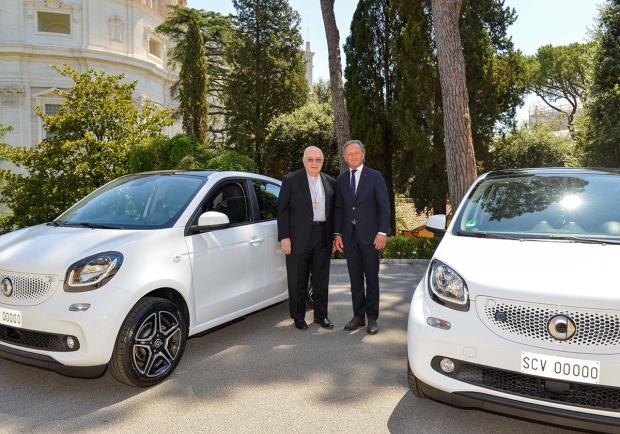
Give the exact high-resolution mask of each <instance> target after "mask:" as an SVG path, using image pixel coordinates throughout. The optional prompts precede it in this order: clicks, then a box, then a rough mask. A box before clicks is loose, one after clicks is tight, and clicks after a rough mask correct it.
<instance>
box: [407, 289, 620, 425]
mask: <svg viewBox="0 0 620 434" xmlns="http://www.w3.org/2000/svg"><path fill="white" fill-rule="evenodd" d="M471 304H472V306H471V307H470V309H469V311H467V312H460V311H456V310H453V309H450V308H447V307H444V306H441V305H439V304H437V303H436V302H434V301H433V300H432V299H431V298H430V296H429V295H428V292H427V287H426V284H425V280H422V282H420V284H419V285H418V287H417V288H416V291H415V293H414V296H413V300H412V304H411V308H410V311H409V324H408V330H407V344H408V345H407V346H408V348H407V351H408V358H409V364H410V366H411V370H412V372H413V374H414V375H415V377H416V378H417V379H418V380H419V381H420V382H421V383H422V385H421V388H422V390H423V392H424V393H426V394H427V395H428V396H429V397H431V398H434V399H436V400H439V401H442V402H446V403H449V404H452V405H456V406H459V407H469V408H479V409H484V410H490V411H494V412H499V413H504V414H508V415H513V416H518V417H527V418H530V419H534V420H540V421H544V422H548V423H553V424H560V425H569V426H572V427H578V428H581V429H589V430H592V429H596V430H601V429H603V428H605V429H603V430H606V431H609V430H612V431H614V432H620V408H615V409H609V408H601V407H591V406H588V405H587V403H582V404H574V403H571V402H568V401H567V400H566V396H554V395H552V394H546V393H545V387H546V383H545V381H546V380H545V379H544V378H542V377H534V376H529V375H526V374H522V373H521V366H520V365H521V352H523V351H527V352H532V353H538V354H545V355H555V356H560V357H567V358H573V359H585V360H596V361H599V362H600V366H601V375H600V384H599V385H592V386H594V388H596V387H600V388H602V389H605V391H606V393H612V394H613V396H617V397H618V399H620V357H619V356H618V354H584V353H574V352H564V351H562V352H558V351H553V350H549V349H545V348H538V347H531V346H527V345H522V344H519V343H515V342H511V341H509V340H507V339H504V338H502V337H500V336H498V335H496V334H494V333H493V332H491V331H490V330H489V329H488V328H487V327H486V326H485V325H484V324H483V323H482V322H481V320H480V318H479V317H478V315H477V313H476V311H475V309H476V308H475V303H471ZM429 317H434V318H439V319H442V320H445V321H449V322H450V324H451V327H450V329H449V330H443V329H439V328H436V327H432V326H430V325H428V324H427V318H429ZM444 357H446V358H450V359H452V360H453V361H454V362H455V363H456V366H457V368H456V370H455V372H459V369H460V367H465V368H469V369H472V371H470V372H473V373H474V375H473V376H472V377H467V376H464V375H451V374H446V373H444V372H442V371H441V369H440V368H439V366H438V362H439V360H440V359H441V358H444ZM487 368H488V369H487ZM475 369H479V371H480V372H481V374H480V375H479V376H478V377H476V376H475V375H477V373H476V372H474V371H475ZM496 373H499V375H504V374H505V375H506V376H511V378H510V379H509V380H510V381H507V382H506V383H505V384H499V385H496V384H493V382H492V381H488V377H486V378H485V380H486V382H485V381H479V382H477V381H474V380H471V378H474V379H477V378H483V376H485V375H487V376H488V375H495V374H496ZM524 380H527V381H529V382H530V383H531V384H533V386H532V387H533V388H536V387H538V388H539V389H530V390H535V391H536V393H529V391H528V390H527V389H515V390H516V391H513V390H512V389H510V387H504V386H505V385H506V384H508V385H509V386H510V385H511V384H517V385H518V384H520V382H522V381H524ZM559 383H562V382H559ZM541 384H542V386H541ZM566 384H568V383H566ZM573 386H574V384H572V385H571V388H572V387H573ZM589 386H590V385H587V386H586V387H589ZM540 387H542V388H543V391H542V392H541V391H540ZM571 390H572V389H571ZM592 390H594V389H592ZM594 392H596V390H594ZM616 392H617V394H616ZM562 400H564V402H562Z"/></svg>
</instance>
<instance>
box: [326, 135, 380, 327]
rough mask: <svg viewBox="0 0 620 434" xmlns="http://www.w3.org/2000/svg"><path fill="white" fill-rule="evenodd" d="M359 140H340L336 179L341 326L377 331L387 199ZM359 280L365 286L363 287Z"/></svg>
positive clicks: (336, 241)
mask: <svg viewBox="0 0 620 434" xmlns="http://www.w3.org/2000/svg"><path fill="white" fill-rule="evenodd" d="M364 153H365V152H364V145H363V143H362V142H361V141H359V140H350V141H348V142H347V143H345V145H344V159H345V161H346V162H347V165H348V166H349V170H348V171H346V172H344V173H342V174H341V175H340V176H339V177H338V179H337V180H336V210H335V215H334V248H336V250H338V251H340V252H342V251H343V250H344V255H345V257H346V258H347V267H348V269H349V278H350V279H351V296H352V299H353V319H352V320H351V321H349V322H348V323H347V325H346V326H345V327H344V329H345V330H349V331H351V330H356V329H357V328H359V327H362V326H364V325H366V321H365V319H366V318H367V319H368V327H367V328H366V331H367V333H369V334H372V335H374V334H376V333H377V332H378V331H379V327H378V325H377V318H378V317H379V252H378V251H379V250H381V249H383V248H384V247H385V244H386V242H387V233H388V231H389V228H390V199H389V196H388V191H387V187H386V185H385V180H384V179H383V176H382V175H381V172H379V171H377V170H374V169H371V168H370V167H368V166H365V165H364ZM364 280H365V281H366V288H365V289H364Z"/></svg>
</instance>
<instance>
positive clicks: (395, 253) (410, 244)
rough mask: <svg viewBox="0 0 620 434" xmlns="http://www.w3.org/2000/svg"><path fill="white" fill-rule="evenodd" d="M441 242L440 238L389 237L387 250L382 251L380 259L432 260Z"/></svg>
mask: <svg viewBox="0 0 620 434" xmlns="http://www.w3.org/2000/svg"><path fill="white" fill-rule="evenodd" d="M440 241H441V238H440V237H433V238H411V237H400V236H397V237H388V240H387V245H386V246H385V249H383V250H381V251H380V257H381V258H392V259H430V258H432V257H433V254H434V253H435V250H436V249H437V246H438V245H439V242H440Z"/></svg>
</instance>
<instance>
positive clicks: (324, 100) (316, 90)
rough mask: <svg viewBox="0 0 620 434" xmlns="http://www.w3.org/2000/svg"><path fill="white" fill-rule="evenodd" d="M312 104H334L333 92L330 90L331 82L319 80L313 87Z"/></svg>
mask: <svg viewBox="0 0 620 434" xmlns="http://www.w3.org/2000/svg"><path fill="white" fill-rule="evenodd" d="M311 96H312V102H315V103H318V104H330V105H331V103H332V92H331V89H330V88H329V80H323V79H321V80H319V81H317V82H316V83H314V85H313V86H312V95H311Z"/></svg>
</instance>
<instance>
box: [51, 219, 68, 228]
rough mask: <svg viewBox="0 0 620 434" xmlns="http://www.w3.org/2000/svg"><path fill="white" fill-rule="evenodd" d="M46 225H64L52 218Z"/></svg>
mask: <svg viewBox="0 0 620 434" xmlns="http://www.w3.org/2000/svg"><path fill="white" fill-rule="evenodd" d="M47 225H48V226H55V227H58V226H64V225H63V224H62V223H58V222H57V221H56V220H52V221H51V222H48V223H47Z"/></svg>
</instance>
